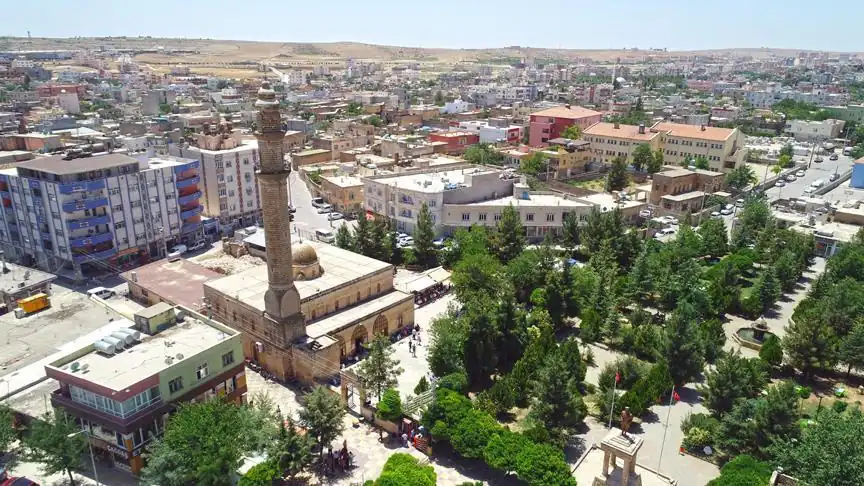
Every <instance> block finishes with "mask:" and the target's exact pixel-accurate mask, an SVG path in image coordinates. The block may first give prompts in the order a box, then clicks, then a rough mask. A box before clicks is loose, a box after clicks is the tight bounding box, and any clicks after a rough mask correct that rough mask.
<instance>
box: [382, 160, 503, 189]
mask: <svg viewBox="0 0 864 486" xmlns="http://www.w3.org/2000/svg"><path fill="white" fill-rule="evenodd" d="M495 172H498V171H496V170H490V169H486V168H483V167H476V166H475V167H465V168H462V169H455V170H446V171H441V172H426V173H419V174H417V173H414V174H405V175H401V174H400V175H395V176H385V177H380V178H375V179H373V180H374V181H375V182H379V183H381V184H387V185H388V186H393V187H396V188H403V189H407V190H410V191H417V192H426V193H437V192H442V191H444V190H445V189H448V188H451V187H452V188H455V186H456V185H459V184H466V182H465V181H466V180H467V179H468V178H466V176H468V175H483V174H493V173H495Z"/></svg>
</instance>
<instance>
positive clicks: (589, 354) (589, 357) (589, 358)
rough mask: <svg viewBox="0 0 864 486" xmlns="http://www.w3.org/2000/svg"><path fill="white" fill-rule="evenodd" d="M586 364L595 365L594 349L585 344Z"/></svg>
mask: <svg viewBox="0 0 864 486" xmlns="http://www.w3.org/2000/svg"><path fill="white" fill-rule="evenodd" d="M584 359H585V364H588V365H591V366H594V365H595V364H596V363H594V350H593V349H591V346H585V357H584Z"/></svg>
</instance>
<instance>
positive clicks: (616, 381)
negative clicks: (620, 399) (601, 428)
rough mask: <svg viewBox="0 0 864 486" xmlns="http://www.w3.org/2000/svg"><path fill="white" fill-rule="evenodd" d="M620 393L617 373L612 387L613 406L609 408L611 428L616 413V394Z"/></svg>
mask: <svg viewBox="0 0 864 486" xmlns="http://www.w3.org/2000/svg"><path fill="white" fill-rule="evenodd" d="M616 391H618V372H617V371H616V372H615V381H614V383H613V385H612V406H611V407H609V427H608V428H610V429H611V428H612V415H613V414H614V413H615V392H616Z"/></svg>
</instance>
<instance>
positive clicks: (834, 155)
mask: <svg viewBox="0 0 864 486" xmlns="http://www.w3.org/2000/svg"><path fill="white" fill-rule="evenodd" d="M838 158H840V157H838V156H837V154H831V157H828V160H837V159H838Z"/></svg>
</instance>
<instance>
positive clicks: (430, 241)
mask: <svg viewBox="0 0 864 486" xmlns="http://www.w3.org/2000/svg"><path fill="white" fill-rule="evenodd" d="M434 240H435V224H434V223H433V222H432V215H431V213H430V212H429V206H427V205H426V203H425V202H424V203H423V204H421V205H420V211H419V212H418V213H417V226H416V227H415V228H414V254H415V255H416V256H417V262H418V263H420V264H421V265H423V266H426V267H431V266H433V265H435V263H436V253H435V244H434Z"/></svg>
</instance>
